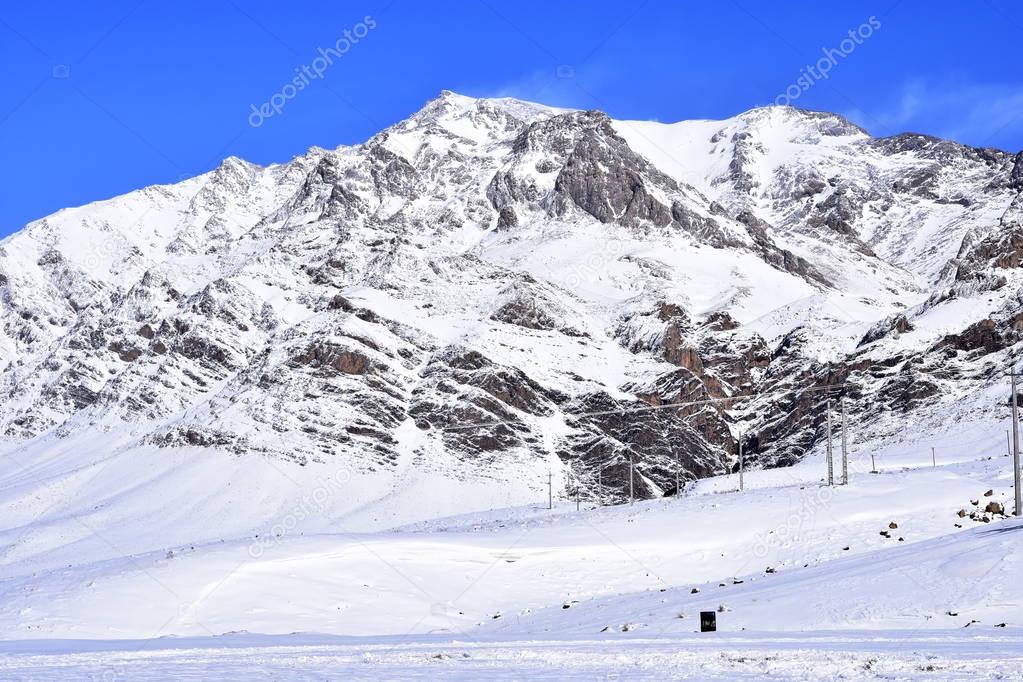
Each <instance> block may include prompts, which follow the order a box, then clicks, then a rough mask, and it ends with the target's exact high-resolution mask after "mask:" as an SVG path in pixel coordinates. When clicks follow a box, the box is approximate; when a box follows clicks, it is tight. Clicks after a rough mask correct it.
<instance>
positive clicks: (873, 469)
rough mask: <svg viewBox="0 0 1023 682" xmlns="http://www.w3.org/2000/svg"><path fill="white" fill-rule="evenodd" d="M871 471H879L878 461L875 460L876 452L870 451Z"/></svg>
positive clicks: (874, 472) (873, 472)
mask: <svg viewBox="0 0 1023 682" xmlns="http://www.w3.org/2000/svg"><path fill="white" fill-rule="evenodd" d="M870 473H872V474H876V473H877V462H875V461H874V453H873V452H872V453H870Z"/></svg>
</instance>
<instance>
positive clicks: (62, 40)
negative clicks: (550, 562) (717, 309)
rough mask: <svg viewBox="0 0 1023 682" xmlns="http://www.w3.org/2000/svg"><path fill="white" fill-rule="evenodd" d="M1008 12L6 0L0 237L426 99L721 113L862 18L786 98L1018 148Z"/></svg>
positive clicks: (1019, 76)
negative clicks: (824, 64)
mask: <svg viewBox="0 0 1023 682" xmlns="http://www.w3.org/2000/svg"><path fill="white" fill-rule="evenodd" d="M1021 4H1023V3H1019V2H1018V0H978V1H977V2H972V3H963V2H950V1H949V2H943V1H938V2H918V1H915V0H901V1H899V0H886V1H884V2H876V3H853V2H828V3H823V2H820V1H819V0H817V1H815V2H786V3H763V2H754V1H753V0H719V1H717V2H707V0H700V2H671V1H669V0H649V1H647V2H643V1H642V0H639V1H637V2H622V1H621V0H614V1H612V2H603V1H599V0H590V1H588V2H555V1H553V0H544V1H541V2H531V1H524V0H517V1H516V2H507V1H506V0H464V1H462V2H455V1H450V2H427V1H417V2H411V1H404V0H390V1H388V0H380V1H377V2H372V1H370V2H340V1H338V0H334V1H332V2H322V3H321V2H315V3H302V4H301V6H299V3H283V2H245V1H243V0H205V1H203V2H191V1H189V0H180V1H178V2H174V3H163V2H156V1H155V0H150V1H143V2H138V1H137V0H136V1H127V2H114V1H111V2H103V3H71V2H59V1H57V2H54V1H50V2H41V3H28V2H20V3H13V2H8V3H4V4H3V5H2V6H0V74H2V75H0V78H2V79H3V80H2V84H3V87H0V149H2V150H3V157H2V161H3V163H2V164H0V187H2V188H3V189H2V191H0V236H2V235H4V234H8V233H10V232H13V231H15V230H17V229H20V227H21V226H22V225H23V224H25V223H26V222H28V221H30V220H33V219H35V218H39V217H42V216H44V215H46V214H48V213H51V212H53V211H55V210H56V209H59V208H61V207H64V206H71V205H79V204H83V203H87V202H89V201H94V200H97V199H103V198H107V197H110V196H114V195H117V194H120V193H123V192H126V191H129V190H131V189H135V188H138V187H142V186H145V185H149V184H153V183H164V182H173V181H175V180H178V179H180V178H183V177H187V176H191V175H195V174H198V173H201V172H203V171H206V170H209V169H210V168H212V167H215V166H216V164H217V163H218V161H219V160H220V159H221V158H223V157H225V156H228V155H231V154H233V155H236V156H240V157H242V158H245V159H249V160H251V161H256V162H259V163H268V162H272V161H283V160H287V159H289V158H291V157H292V156H294V155H296V154H299V153H301V152H303V151H304V150H305V149H306V148H308V147H309V146H311V145H320V146H324V147H334V146H337V145H339V144H344V143H353V142H359V141H361V140H364V139H365V138H367V137H368V136H370V135H371V134H373V133H374V132H376V131H377V130H379V129H380V128H382V127H384V126H386V125H389V124H391V123H393V122H395V121H398V120H400V119H402V118H404V117H405V116H407V115H408V114H409V113H411V112H413V111H415V110H416V109H418V108H419V107H420V106H421V105H422V104H423V103H424V102H425V101H426V100H428V99H430V98H431V97H434V96H435V95H436V94H437V93H438V92H439V91H440V90H441V89H444V88H447V89H451V90H455V91H458V92H462V93H465V94H469V95H476V96H493V95H509V96H517V97H522V98H525V99H534V100H538V101H543V102H546V103H549V104H558V105H564V106H575V107H585V108H599V109H603V110H605V111H607V112H609V113H610V114H611V115H612V116H614V117H618V118H637V119H657V120H661V121H675V120H680V119H685V118H712V117H713V118H719V117H727V116H731V115H734V114H736V113H738V112H741V111H744V110H746V109H748V108H750V107H753V106H757V105H762V104H768V103H771V102H773V101H774V100H775V98H776V97H777V96H778V95H779V94H781V93H783V92H784V91H785V89H786V87H787V86H789V85H791V84H795V83H796V82H797V79H798V78H799V77H800V75H801V69H803V68H804V67H805V66H806V65H808V64H810V65H813V64H814V63H815V62H817V60H818V59H819V58H820V57H821V56H822V50H823V49H825V48H830V49H841V46H842V40H843V39H844V38H846V37H847V33H848V31H850V30H855V29H857V27H859V26H860V25H861V24H863V23H864V22H867V21H868V20H869V18H870V17H871V16H874V17H876V20H877V21H878V22H880V28H878V29H877V30H875V31H874V32H873V35H871V36H870V37H869V38H868V39H866V40H864V41H862V44H860V45H858V46H856V47H855V48H854V49H853V50H852V51H851V53H850V54H848V56H844V57H841V58H836V60H835V61H836V63H835V64H834V66H833V67H832V68H831V71H830V74H829V77H828V78H827V80H819V81H817V82H816V83H814V84H813V85H812V87H810V88H809V89H807V90H806V91H805V92H803V93H801V95H800V96H799V98H798V100H797V101H795V102H794V103H795V104H797V105H799V106H804V107H807V108H812V109H825V110H831V111H838V112H841V113H845V114H847V115H850V116H851V117H852V118H854V119H855V120H856V121H857V122H858V123H860V124H862V125H864V126H865V127H866V128H867V129H869V130H870V131H871V132H873V133H874V134H878V135H885V134H891V133H895V132H901V131H903V130H916V131H920V132H927V133H932V134H936V135H942V136H948V137H953V138H955V139H959V140H961V141H964V142H968V143H970V144H974V145H991V146H998V147H1002V148H1004V149H1009V150H1012V151H1017V150H1019V149H1020V148H1023V69H1021V66H1023V58H1021V57H1020V51H1019V46H1020V44H1021V43H1023V8H1021V6H1020V5H1021ZM779 6H780V7H779ZM822 8H826V10H824V9H822ZM367 15H369V16H370V17H371V18H372V20H373V23H375V25H376V26H375V28H372V29H369V30H368V33H367V34H366V35H365V36H364V37H363V38H362V39H361V40H358V42H357V43H355V44H353V45H351V49H350V50H349V51H348V52H346V53H345V54H344V55H343V56H342V57H341V58H339V59H335V60H334V63H333V64H332V65H330V66H329V67H328V68H327V70H326V71H325V72H324V77H323V78H322V79H315V80H310V81H309V85H308V87H306V88H305V89H304V90H302V91H301V92H298V93H297V95H296V96H295V97H294V98H292V99H289V100H287V101H286V103H285V105H284V107H283V108H282V110H281V113H280V114H279V115H275V116H273V117H271V118H268V119H266V120H264V121H263V124H262V125H260V126H259V127H258V128H254V127H252V126H250V125H249V123H248V120H249V115H250V113H251V109H250V106H251V105H256V106H257V107H258V106H259V105H260V104H262V103H263V102H267V101H268V100H270V98H271V96H272V95H274V94H275V93H280V92H281V91H282V88H283V87H284V86H285V84H287V83H288V82H289V81H290V79H292V78H293V77H294V76H295V75H296V69H301V68H302V67H303V66H311V65H312V64H313V61H314V59H316V57H317V56H318V52H317V50H318V48H321V47H322V48H327V47H331V46H333V45H334V44H335V43H336V41H337V40H338V38H341V37H343V36H344V31H345V30H346V29H348V30H349V31H351V30H353V29H354V28H355V27H356V26H357V25H358V24H359V22H361V21H363V20H364V18H365V17H366V16H367ZM362 30H363V29H359V31H360V32H361V31H362ZM846 45H848V43H846Z"/></svg>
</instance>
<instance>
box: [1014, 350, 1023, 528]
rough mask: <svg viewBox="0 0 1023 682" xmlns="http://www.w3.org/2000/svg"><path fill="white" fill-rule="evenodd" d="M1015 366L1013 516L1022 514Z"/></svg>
mask: <svg viewBox="0 0 1023 682" xmlns="http://www.w3.org/2000/svg"><path fill="white" fill-rule="evenodd" d="M1016 403H1017V401H1016V367H1015V366H1013V368H1012V482H1013V485H1014V486H1015V488H1016V509H1015V510H1014V512H1013V513H1014V515H1015V516H1020V515H1023V499H1021V498H1023V496H1021V494H1020V487H1019V405H1017V404H1016Z"/></svg>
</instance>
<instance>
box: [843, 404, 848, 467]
mask: <svg viewBox="0 0 1023 682" xmlns="http://www.w3.org/2000/svg"><path fill="white" fill-rule="evenodd" d="M842 485H849V441H848V439H847V438H846V435H845V398H842Z"/></svg>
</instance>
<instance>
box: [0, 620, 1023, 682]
mask: <svg viewBox="0 0 1023 682" xmlns="http://www.w3.org/2000/svg"><path fill="white" fill-rule="evenodd" d="M2 651H3V654H2V658H0V676H2V678H3V679H5V680H10V679H31V680H44V679H45V680H49V679H62V680H67V679H87V680H121V679H124V680H166V679H171V678H173V679H178V680H210V679H238V680H309V679H316V680H322V679H331V680H341V679H344V680H365V679H373V680H375V679H426V680H437V679H483V678H486V679H497V680H501V679H538V680H566V679H585V680H618V679H623V680H624V679H643V678H650V679H665V678H668V679H694V680H742V679H759V678H761V677H766V676H770V679H773V680H804V679H807V678H808V677H812V678H824V679H850V680H853V679H884V680H917V679H940V680H994V679H1007V680H1008V679H1019V678H1020V676H1021V675H1023V639H1021V637H1020V636H1019V635H1018V634H1016V635H1002V636H997V635H988V636H977V635H974V636H967V635H964V634H962V633H958V632H942V633H937V634H926V635H925V634H921V633H906V632H885V631H878V632H869V633H861V632H846V633H815V634H809V635H807V634H798V635H778V634H773V635H772V634H764V633H756V634H745V633H744V634H741V635H735V634H727V635H726V634H719V635H714V636H709V635H705V636H696V635H681V636H674V637H658V638H651V637H623V638H620V639H616V640H613V641H609V640H608V639H606V638H599V639H598V638H588V639H565V640H562V639H554V640H551V639H545V640H519V641H516V640H497V641H495V640H491V639H486V638H467V637H460V638H455V639H451V638H438V637H382V638H369V639H366V640H351V639H344V638H329V637H324V636H315V635H309V636H303V635H294V636H289V637H256V636H227V637H221V638H208V639H204V638H199V639H187V640H181V641H173V640H171V641H167V640H158V641H155V642H154V641H152V640H145V641H129V642H113V643H108V642H79V641H76V642H69V643H60V644H54V643H46V644H26V643H15V644H9V645H6V646H4V647H3V649H2Z"/></svg>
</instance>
